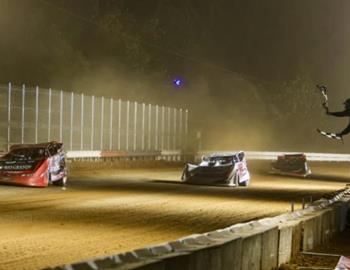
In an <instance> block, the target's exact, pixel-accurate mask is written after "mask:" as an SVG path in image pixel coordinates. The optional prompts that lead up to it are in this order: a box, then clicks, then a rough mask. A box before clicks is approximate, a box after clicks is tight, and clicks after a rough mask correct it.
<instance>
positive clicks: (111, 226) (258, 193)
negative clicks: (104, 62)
mask: <svg viewBox="0 0 350 270" xmlns="http://www.w3.org/2000/svg"><path fill="white" fill-rule="evenodd" d="M252 167H253V166H252ZM261 168H262V166H258V167H255V169H254V170H253V171H252V182H251V186H249V187H248V188H241V187H239V188H227V187H214V186H191V185H184V184H181V183H180V182H179V178H180V175H181V168H162V169H155V168H153V169H148V170H147V169H142V170H141V169H133V170H127V169H118V170H104V171H101V170H96V171H94V170H90V171H80V172H78V171H72V172H71V177H70V179H69V186H68V188H67V190H61V189H60V188H58V187H48V188H44V189H38V188H23V187H14V186H0V210H1V216H0V269H2V270H7V269H8V270H10V269H11V270H14V269H16V270H17V269H40V268H43V267H47V266H55V265H61V264H65V263H71V262H76V261H79V260H83V259H87V258H90V257H96V256H102V255H107V254H113V253H119V252H122V251H126V250H131V249H135V248H140V247H143V246H146V245H151V244H157V243H162V242H166V241H170V240H174V239H177V238H179V237H183V236H186V235H189V234H194V233H203V232H207V231H211V230H215V229H219V228H223V227H227V226H230V225H232V224H234V223H238V222H245V221H248V220H252V219H257V218H260V217H265V216H273V215H276V214H279V213H283V212H286V211H289V210H290V202H291V201H296V202H297V204H296V208H299V207H301V204H300V203H301V198H302V197H308V196H312V197H313V198H314V199H317V198H319V197H320V196H321V195H322V194H323V193H326V192H330V191H334V190H337V189H340V188H343V187H344V185H345V184H346V183H348V182H350V167H349V164H345V163H339V164H330V163H328V164H317V165H316V164H314V165H313V166H312V169H313V172H314V175H312V176H311V177H310V178H308V179H297V178H290V177H282V176H273V175H268V174H265V173H263V170H261Z"/></svg>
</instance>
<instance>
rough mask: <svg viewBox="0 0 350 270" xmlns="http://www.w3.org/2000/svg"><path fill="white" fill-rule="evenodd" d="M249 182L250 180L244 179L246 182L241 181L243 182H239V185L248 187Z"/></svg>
mask: <svg viewBox="0 0 350 270" xmlns="http://www.w3.org/2000/svg"><path fill="white" fill-rule="evenodd" d="M248 182H249V181H244V182H241V183H239V182H238V185H239V186H240V187H247V186H248Z"/></svg>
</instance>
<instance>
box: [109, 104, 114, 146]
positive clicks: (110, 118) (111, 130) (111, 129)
mask: <svg viewBox="0 0 350 270" xmlns="http://www.w3.org/2000/svg"><path fill="white" fill-rule="evenodd" d="M113 102H114V101H113V98H111V99H110V107H109V112H110V116H109V151H112V149H113Z"/></svg>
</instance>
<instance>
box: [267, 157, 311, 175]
mask: <svg viewBox="0 0 350 270" xmlns="http://www.w3.org/2000/svg"><path fill="white" fill-rule="evenodd" d="M271 173H272V174H280V175H290V176H296V177H307V176H308V175H310V174H311V169H310V167H309V165H308V164H307V160H306V155H305V154H303V153H300V154H285V155H279V156H278V157H277V161H274V162H272V163H271Z"/></svg>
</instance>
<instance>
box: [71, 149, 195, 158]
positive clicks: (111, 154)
mask: <svg viewBox="0 0 350 270" xmlns="http://www.w3.org/2000/svg"><path fill="white" fill-rule="evenodd" d="M194 156H195V155H194V154H193V153H186V152H182V151H181V150H164V151H150V152H132V151H130V152H129V151H67V153H66V157H67V159H69V160H73V161H74V160H93V161H97V160H100V161H104V160H106V159H112V160H113V159H126V160H128V159H130V160H139V159H147V160H166V161H192V160H193V159H194Z"/></svg>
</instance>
